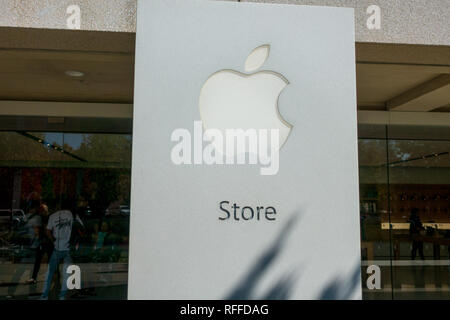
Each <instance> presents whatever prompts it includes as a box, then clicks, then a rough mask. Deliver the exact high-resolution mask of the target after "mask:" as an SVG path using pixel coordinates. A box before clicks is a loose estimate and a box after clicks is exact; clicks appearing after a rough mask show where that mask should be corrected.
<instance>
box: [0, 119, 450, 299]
mask: <svg viewBox="0 0 450 320" xmlns="http://www.w3.org/2000/svg"><path fill="white" fill-rule="evenodd" d="M69 131H70V130H69ZM72 131H73V132H55V131H41V132H35V131H32V130H28V131H14V130H11V131H3V132H0V150H1V152H0V283H1V286H0V297H1V298H2V299H4V298H9V299H37V298H39V297H40V295H41V293H42V291H43V290H44V285H45V282H46V272H47V269H48V266H49V255H51V252H52V251H51V246H49V245H48V243H46V241H44V240H43V238H44V237H43V236H42V230H44V229H45V226H46V223H48V219H49V218H48V217H49V215H51V214H53V213H55V212H58V211H59V210H63V209H68V208H69V207H64V206H66V205H67V203H71V207H70V209H71V210H72V211H73V212H74V213H75V214H76V215H77V216H78V217H79V218H80V220H81V221H82V224H83V228H82V230H81V231H80V232H79V236H78V237H77V238H76V239H75V240H73V239H72V237H71V239H70V258H71V262H72V263H73V264H76V265H78V266H80V268H81V270H82V273H81V289H76V290H69V291H68V294H67V298H69V299H125V298H126V296H127V293H126V292H127V278H128V237H129V216H130V186H131V181H130V168H131V144H132V137H131V134H130V133H129V131H131V130H129V131H128V133H127V132H123V130H122V132H120V133H108V132H114V130H113V129H110V130H103V131H102V132H80V131H78V132H79V133H77V132H76V131H77V130H72ZM81 131H83V130H81ZM359 165H360V168H359V177H360V212H361V215H360V218H361V220H360V222H361V249H362V263H361V266H362V268H361V271H362V277H363V279H362V280H363V281H362V283H363V298H364V299H430V298H433V299H448V298H450V291H449V285H450V127H421V126H414V127H413V126H394V125H389V126H385V125H359ZM68 200H69V201H68ZM373 264H375V265H377V266H379V267H380V269H381V289H375V290H369V289H367V287H366V280H367V277H368V274H367V272H366V271H367V267H368V266H369V265H373ZM33 280H35V281H33ZM61 282H62V274H61V271H60V272H55V276H54V277H53V279H52V286H51V288H50V294H49V298H50V299H53V298H57V297H58V294H59V292H60V290H61V285H60V284H61Z"/></svg>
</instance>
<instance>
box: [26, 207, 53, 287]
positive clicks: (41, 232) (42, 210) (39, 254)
mask: <svg viewBox="0 0 450 320" xmlns="http://www.w3.org/2000/svg"><path fill="white" fill-rule="evenodd" d="M38 214H39V216H40V218H41V221H42V223H41V224H40V225H39V226H37V227H36V236H37V238H38V240H39V241H38V244H37V247H36V253H35V258H34V266H33V272H32V274H31V278H30V279H29V280H27V283H29V284H33V283H36V281H37V276H38V273H39V269H40V267H41V261H42V258H43V256H44V255H45V254H47V257H48V259H50V257H51V256H52V252H53V244H52V243H51V241H50V239H49V238H48V237H47V236H46V235H45V229H46V227H47V222H48V207H47V205H45V204H44V203H43V204H41V205H40V207H39V209H38Z"/></svg>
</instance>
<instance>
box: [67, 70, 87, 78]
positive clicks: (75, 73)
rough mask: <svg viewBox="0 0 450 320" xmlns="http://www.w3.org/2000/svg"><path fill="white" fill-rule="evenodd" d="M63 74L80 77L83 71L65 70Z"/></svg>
mask: <svg viewBox="0 0 450 320" xmlns="http://www.w3.org/2000/svg"><path fill="white" fill-rule="evenodd" d="M65 74H66V75H67V76H69V77H78V78H79V77H82V76H84V73H83V72H81V71H77V70H66V72H65Z"/></svg>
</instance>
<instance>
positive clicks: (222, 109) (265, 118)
mask: <svg viewBox="0 0 450 320" xmlns="http://www.w3.org/2000/svg"><path fill="white" fill-rule="evenodd" d="M269 51H270V45H267V44H265V45H261V46H259V47H257V48H255V49H254V50H253V51H252V52H251V53H250V54H249V56H248V57H247V59H246V61H245V68H244V70H245V72H246V73H241V72H239V71H235V70H220V71H218V72H215V73H213V74H212V75H211V76H210V77H209V78H208V79H207V80H206V82H205V83H204V85H203V87H202V89H201V92H200V98H199V108H200V118H201V120H202V122H203V127H204V129H205V130H207V129H219V130H220V131H222V132H223V133H225V130H227V129H243V130H247V129H256V130H259V129H267V130H271V129H278V130H279V146H280V147H281V146H282V145H283V144H284V143H285V141H286V140H287V138H288V136H289V133H290V131H291V128H292V126H291V125H290V124H289V123H287V122H286V121H285V120H284V119H283V118H282V117H281V115H280V113H279V110H278V97H279V95H280V94H281V91H282V90H283V89H284V87H286V85H288V84H289V82H288V81H287V79H286V78H285V77H283V76H282V75H281V74H279V73H277V72H274V71H267V70H262V71H257V72H254V71H256V70H257V69H259V68H260V67H261V66H262V65H263V63H264V62H265V61H266V60H267V58H268V57H269ZM250 72H253V73H250Z"/></svg>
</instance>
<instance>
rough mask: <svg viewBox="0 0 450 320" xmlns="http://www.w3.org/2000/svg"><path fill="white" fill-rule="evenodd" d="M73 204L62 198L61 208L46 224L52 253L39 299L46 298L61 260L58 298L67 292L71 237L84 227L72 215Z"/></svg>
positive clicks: (76, 216) (62, 297) (78, 219)
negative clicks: (60, 283)
mask: <svg viewBox="0 0 450 320" xmlns="http://www.w3.org/2000/svg"><path fill="white" fill-rule="evenodd" d="M73 212H74V206H73V204H72V201H71V200H63V201H62V204H61V210H59V211H56V212H55V213H53V214H52V215H51V216H50V217H49V219H48V224H47V230H46V231H47V236H48V237H49V238H50V239H51V240H52V242H53V247H54V249H53V253H52V255H51V258H50V261H49V263H48V269H47V274H46V277H45V284H44V291H43V293H42V296H41V299H42V300H47V299H48V295H49V292H50V287H51V283H52V279H53V275H54V273H55V271H56V270H57V269H58V267H59V265H60V263H61V262H63V270H62V274H63V277H62V278H63V279H62V285H61V291H60V294H59V299H60V300H64V299H65V297H66V293H67V279H68V274H67V272H66V270H67V267H68V266H69V265H70V264H71V263H72V259H71V257H70V247H71V239H73V238H74V236H78V234H79V233H80V232H81V229H82V228H83V227H84V225H83V222H82V221H81V219H80V217H79V216H78V215H74V214H73Z"/></svg>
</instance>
